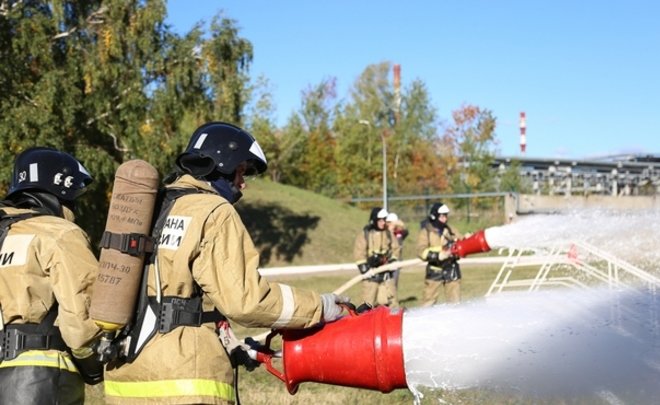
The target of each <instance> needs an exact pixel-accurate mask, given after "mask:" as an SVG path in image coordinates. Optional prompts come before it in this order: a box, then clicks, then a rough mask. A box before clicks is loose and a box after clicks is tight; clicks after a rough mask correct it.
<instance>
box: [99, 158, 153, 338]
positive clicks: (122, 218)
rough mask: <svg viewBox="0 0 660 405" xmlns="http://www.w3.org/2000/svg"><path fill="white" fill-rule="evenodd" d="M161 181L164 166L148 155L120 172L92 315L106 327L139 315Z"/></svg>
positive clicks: (106, 226) (114, 326) (125, 164)
mask: <svg viewBox="0 0 660 405" xmlns="http://www.w3.org/2000/svg"><path fill="white" fill-rule="evenodd" d="M158 183H159V176H158V171H157V170H156V169H155V168H154V167H153V166H151V165H150V164H149V163H147V162H145V161H143V160H130V161H127V162H124V163H123V164H122V165H120V166H119V168H117V171H116V173H115V182H114V185H113V188H112V199H111V200H110V208H109V210H108V218H107V221H106V225H105V232H104V236H103V241H102V243H101V245H102V248H101V254H100V257H99V274H98V276H97V279H96V282H95V283H94V292H93V295H92V303H91V308H90V316H91V318H92V319H93V320H94V322H96V324H97V325H99V327H100V328H101V329H103V330H104V331H106V332H107V331H115V330H118V329H120V328H121V327H123V326H124V325H126V324H127V323H128V322H129V321H130V320H131V318H132V317H133V314H134V309H135V303H136V301H137V296H138V293H139V289H140V281H141V278H142V270H143V265H144V258H145V254H146V253H145V252H144V247H145V246H146V245H148V243H147V242H148V236H149V233H150V230H151V221H152V217H153V212H154V205H155V203H156V195H157V193H158ZM104 241H106V243H104ZM109 241H112V243H110V242H109ZM110 244H112V245H113V246H109V245H110ZM104 245H105V246H104Z"/></svg>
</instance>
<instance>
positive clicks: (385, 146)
mask: <svg viewBox="0 0 660 405" xmlns="http://www.w3.org/2000/svg"><path fill="white" fill-rule="evenodd" d="M358 123H359V124H361V125H366V126H368V127H369V129H371V122H370V121H367V120H360V121H358ZM380 140H381V142H382V144H383V147H382V150H383V208H385V211H387V142H385V131H383V132H381V134H380Z"/></svg>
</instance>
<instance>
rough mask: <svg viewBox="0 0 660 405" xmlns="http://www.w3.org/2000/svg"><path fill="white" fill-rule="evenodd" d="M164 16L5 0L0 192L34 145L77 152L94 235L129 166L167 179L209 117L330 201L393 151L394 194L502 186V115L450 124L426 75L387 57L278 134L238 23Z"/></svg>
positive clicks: (139, 4) (140, 9)
mask: <svg viewBox="0 0 660 405" xmlns="http://www.w3.org/2000/svg"><path fill="white" fill-rule="evenodd" d="M166 12H167V10H166V1H164V0H147V1H137V0H112V1H100V0H51V1H38V0H15V1H12V0H2V1H0V57H1V60H2V62H1V63H0V137H2V141H3V145H4V148H2V150H0V154H1V155H0V156H1V157H2V161H3V162H5V164H4V165H2V166H0V191H6V190H7V186H8V184H9V181H10V178H11V169H12V167H11V164H10V163H9V162H12V161H13V159H14V157H15V156H16V155H17V154H18V153H20V152H21V151H23V150H25V149H26V148H29V147H32V146H52V147H55V148H58V149H61V150H64V151H67V152H70V153H72V154H73V155H75V156H76V157H78V158H79V159H80V160H81V161H83V162H84V164H85V166H86V167H87V168H88V169H89V170H90V172H91V173H92V174H93V176H94V178H95V182H94V183H93V185H92V187H90V191H89V193H91V194H92V195H91V196H86V197H85V198H84V204H83V205H82V206H81V207H80V208H79V209H80V211H81V215H82V222H83V226H84V227H85V228H86V229H88V230H89V232H90V234H91V235H92V236H94V237H96V236H98V235H100V233H101V232H102V230H103V227H104V226H105V215H104V214H105V212H107V204H108V200H109V198H110V195H111V190H112V181H113V177H114V172H115V170H116V168H117V167H118V166H119V164H121V163H122V162H124V161H126V160H130V159H136V158H139V159H144V160H146V161H148V162H150V163H151V164H153V165H154V166H155V167H156V168H157V169H158V170H159V171H160V172H161V174H162V175H165V174H167V173H168V172H169V171H170V170H171V165H172V162H173V161H174V159H175V157H176V155H177V154H178V153H179V152H180V151H181V150H182V149H183V148H184V147H185V145H186V143H187V141H188V139H189V136H190V134H191V133H192V131H194V129H195V128H196V127H197V126H199V125H200V124H202V123H204V122H207V121H211V120H214V121H227V122H231V123H234V124H236V125H239V126H242V127H245V128H246V129H248V130H249V131H250V132H251V133H253V134H254V135H255V137H256V138H257V139H258V141H259V143H260V144H261V146H262V148H263V149H264V151H265V153H266V156H267V159H268V161H269V170H268V172H267V176H269V177H270V179H272V180H273V181H275V182H280V183H283V184H289V185H293V186H297V187H301V188H305V189H308V190H312V191H315V192H318V193H322V194H324V195H327V196H329V197H332V198H346V197H354V196H361V197H365V196H367V197H373V196H378V195H379V194H380V193H381V191H382V190H381V181H382V165H383V160H382V159H383V156H382V151H383V146H386V149H387V156H386V162H387V170H388V188H389V189H390V193H391V194H393V195H396V194H399V195H405V194H413V193H419V192H420V191H421V190H427V191H432V192H452V191H456V192H461V191H463V190H462V188H465V187H468V188H469V189H470V190H472V191H489V190H491V189H492V187H494V185H493V180H492V179H493V176H492V173H491V172H490V162H491V160H492V158H493V153H494V146H495V144H496V135H495V129H496V118H495V117H494V116H493V114H492V112H491V111H489V110H487V109H483V108H480V107H478V106H473V105H463V106H459V107H458V108H457V109H456V111H454V112H453V114H452V116H451V117H450V118H447V119H445V120H443V119H441V118H440V117H439V115H438V112H437V110H436V108H435V107H434V106H433V103H432V100H431V98H430V95H429V92H428V90H427V88H426V85H425V83H424V82H423V81H422V80H421V79H415V80H412V81H411V82H409V83H408V84H407V85H405V86H402V88H400V89H396V88H395V87H394V83H393V80H392V77H391V71H392V64H391V63H390V62H380V63H376V64H373V65H369V66H367V67H366V68H365V69H364V70H363V72H362V73H361V74H360V75H359V76H358V77H357V79H356V80H355V82H354V83H353V85H352V86H351V87H350V90H349V94H347V95H341V97H340V95H338V94H337V86H336V80H335V79H334V78H323V79H321V80H320V82H319V83H317V84H310V85H309V87H308V88H307V89H304V91H303V93H302V97H301V104H300V108H299V109H298V111H295V112H294V113H292V114H291V115H290V116H289V117H288V118H287V120H286V123H285V124H284V125H283V126H281V127H278V125H276V123H275V111H276V104H275V101H274V100H273V97H272V92H271V91H270V86H271V84H270V83H269V82H268V79H267V78H264V77H257V78H253V77H251V76H250V66H251V62H252V59H253V56H254V51H253V47H252V44H251V42H250V41H249V39H247V38H243V37H242V36H241V35H240V32H239V29H238V23H237V21H236V20H233V19H231V18H229V17H228V16H226V15H224V13H222V12H221V13H219V14H217V15H215V16H214V17H213V18H212V19H211V21H210V24H203V23H199V24H197V25H196V26H194V27H193V28H192V29H191V30H190V31H188V32H187V33H185V34H178V33H176V32H175V31H174V30H173V28H172V27H171V26H169V25H168V24H166V22H165V17H166ZM98 213H103V215H98Z"/></svg>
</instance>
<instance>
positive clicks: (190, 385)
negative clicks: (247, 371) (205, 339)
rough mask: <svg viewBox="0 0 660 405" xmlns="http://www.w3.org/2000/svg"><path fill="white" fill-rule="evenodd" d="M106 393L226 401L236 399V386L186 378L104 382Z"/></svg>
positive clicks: (117, 395) (110, 394) (120, 395)
mask: <svg viewBox="0 0 660 405" xmlns="http://www.w3.org/2000/svg"><path fill="white" fill-rule="evenodd" d="M104 386H105V394H106V395H107V396H111V397H132V398H162V397H180V396H208V397H217V398H220V399H224V400H226V401H232V400H233V399H234V387H232V386H231V385H230V384H227V383H223V382H220V381H214V380H201V379H186V380H162V381H138V382H118V381H108V380H106V381H105V382H104Z"/></svg>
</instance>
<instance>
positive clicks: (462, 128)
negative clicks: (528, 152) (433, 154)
mask: <svg viewBox="0 0 660 405" xmlns="http://www.w3.org/2000/svg"><path fill="white" fill-rule="evenodd" d="M452 118H453V122H452V123H451V124H450V125H448V126H447V127H446V129H445V132H444V137H443V147H445V148H446V149H447V151H452V152H453V154H454V155H455V156H456V157H457V158H456V159H447V161H448V163H449V167H448V170H449V175H450V177H451V181H452V188H453V190H454V191H455V192H476V191H490V190H492V189H493V188H494V176H493V173H492V171H491V169H490V168H491V163H492V161H493V158H494V146H495V124H496V122H495V118H494V117H493V115H492V113H491V112H490V111H489V110H482V109H481V108H479V107H477V106H473V105H464V106H462V107H461V108H460V109H458V110H456V111H454V112H453V114H452Z"/></svg>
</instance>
